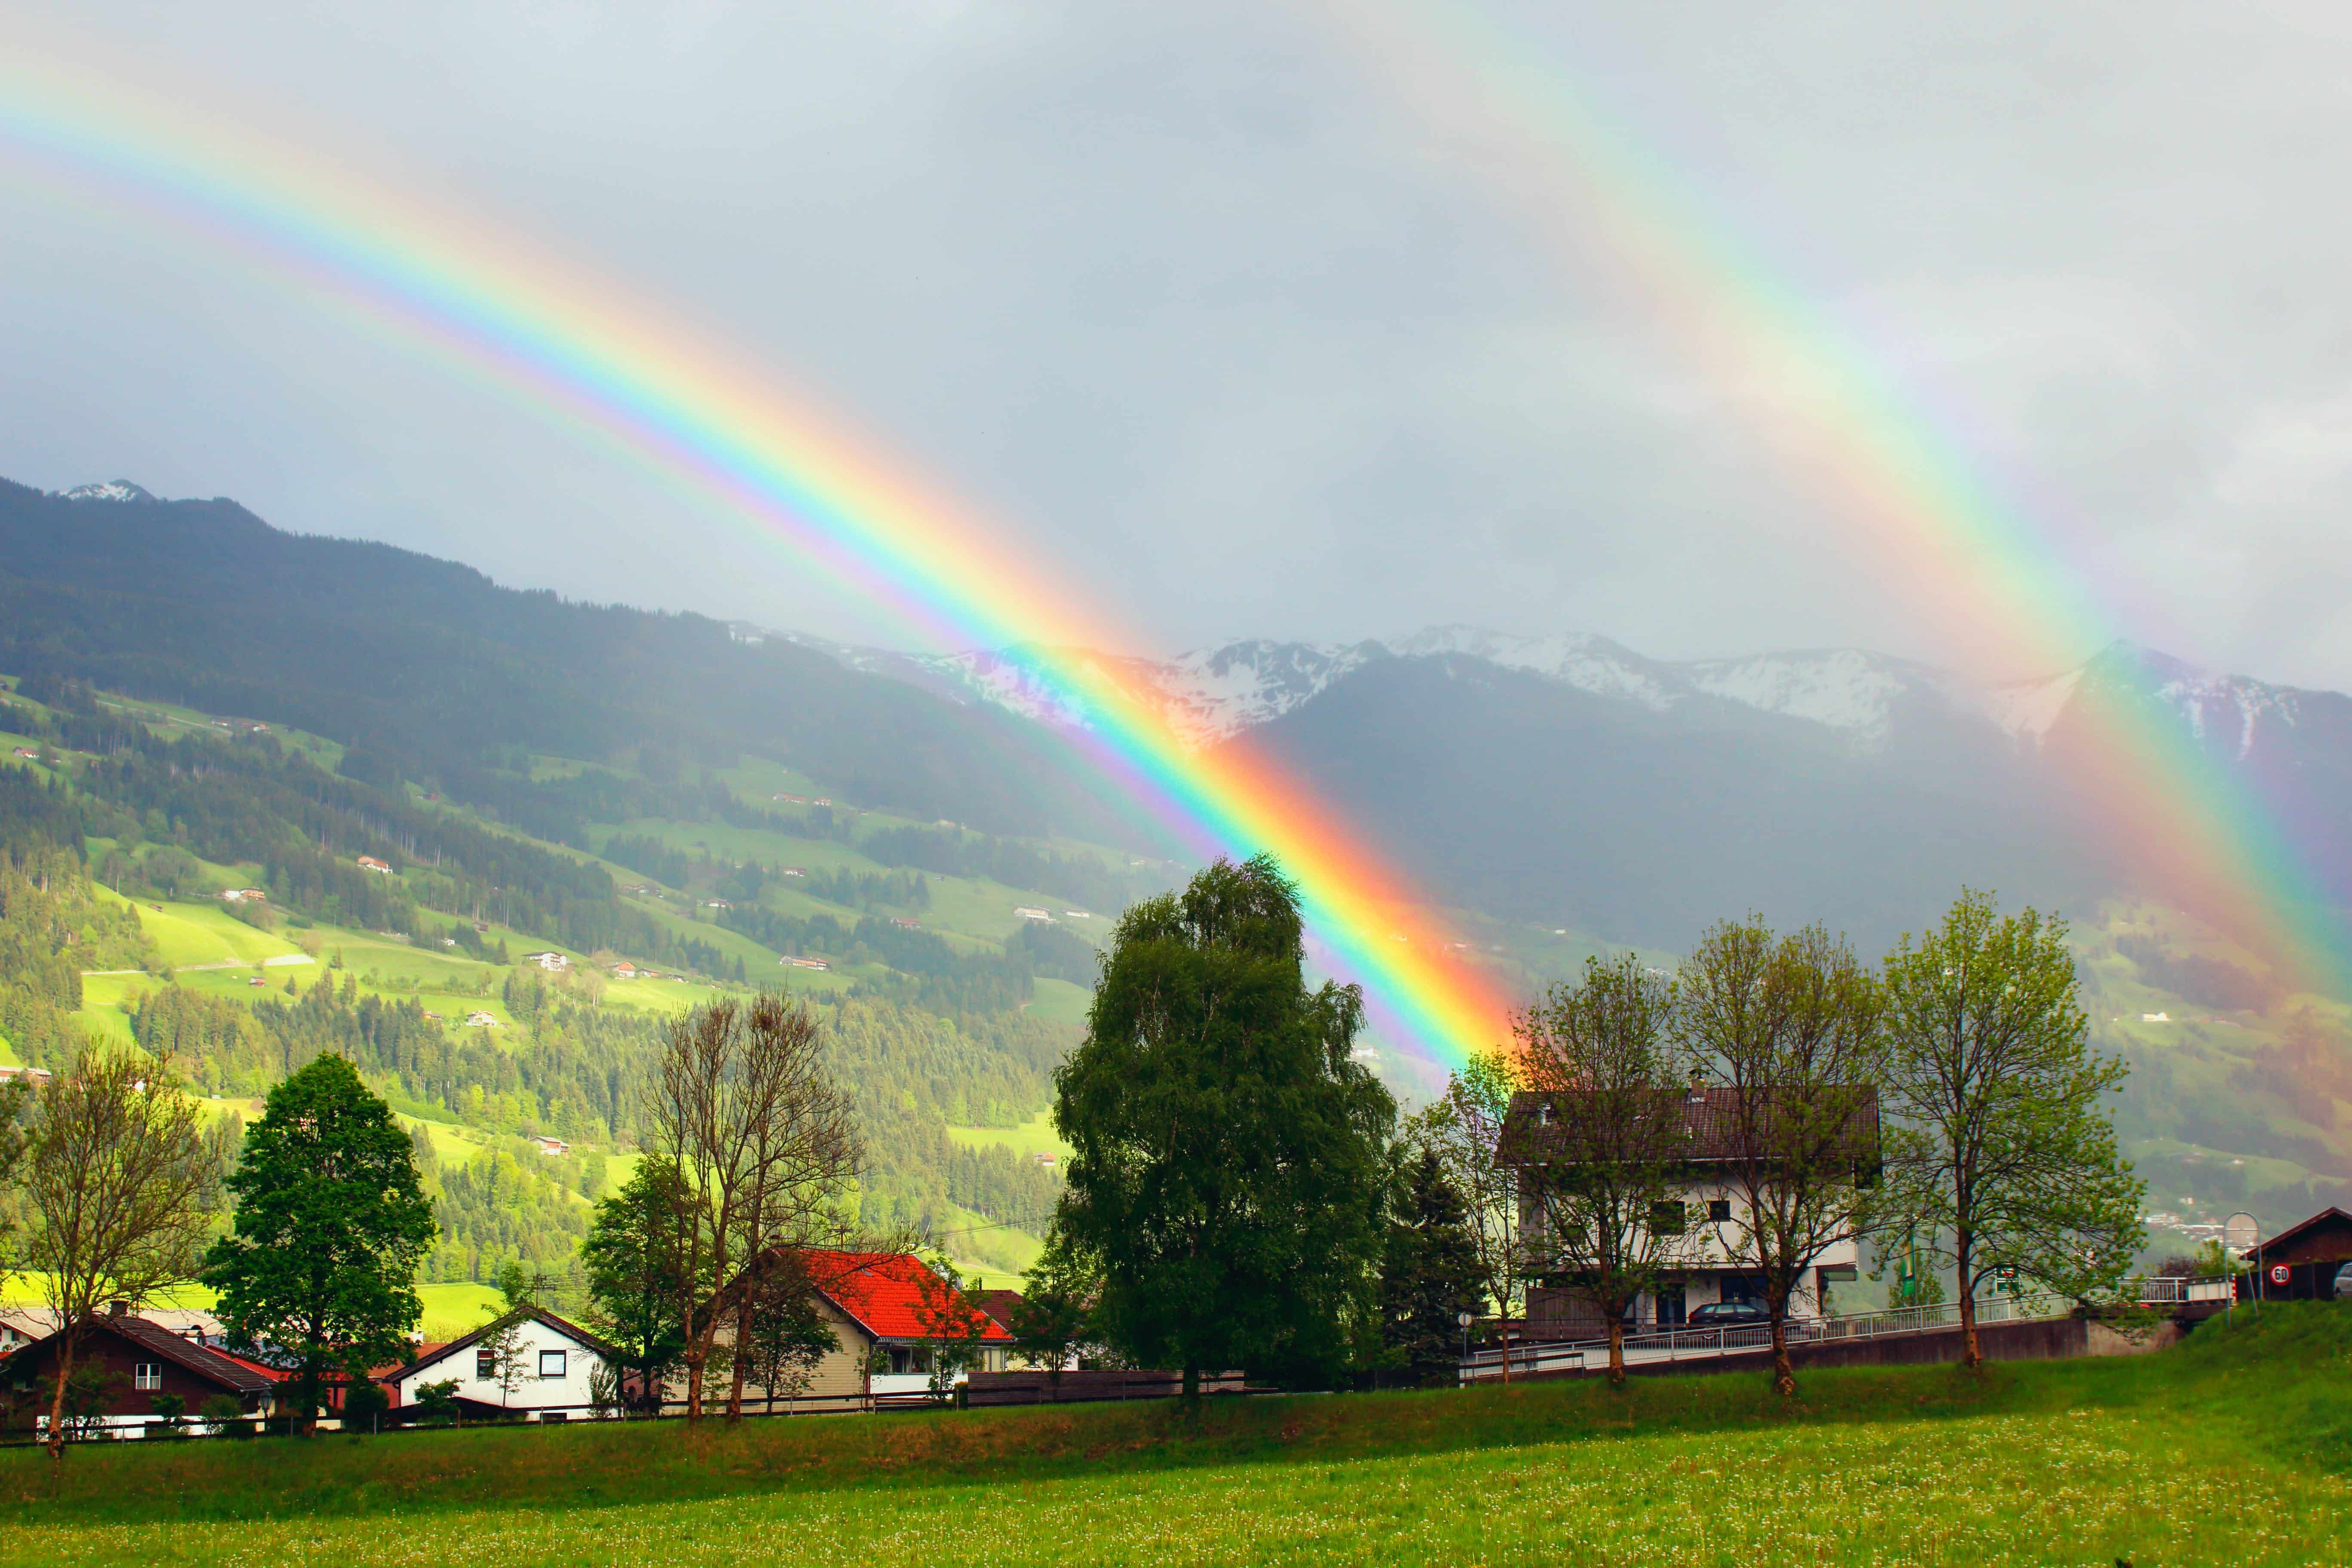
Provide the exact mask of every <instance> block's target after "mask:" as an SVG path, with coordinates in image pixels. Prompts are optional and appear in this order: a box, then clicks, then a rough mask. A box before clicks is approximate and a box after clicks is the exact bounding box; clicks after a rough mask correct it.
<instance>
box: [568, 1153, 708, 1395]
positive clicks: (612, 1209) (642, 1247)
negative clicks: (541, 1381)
mask: <svg viewBox="0 0 2352 1568" xmlns="http://www.w3.org/2000/svg"><path fill="white" fill-rule="evenodd" d="M696 1201H697V1200H696V1198H695V1194H694V1189H693V1188H692V1187H691V1186H689V1185H688V1183H687V1180H686V1178H685V1177H684V1176H683V1175H681V1174H679V1173H678V1168H677V1165H676V1164H675V1163H672V1162H670V1161H668V1160H666V1159H664V1158H662V1157H661V1156H660V1155H657V1154H649V1155H647V1156H646V1157H645V1158H644V1159H642V1160H640V1161H638V1162H637V1168H636V1169H635V1171H634V1172H632V1173H630V1176H629V1179H628V1182H627V1183H626V1184H625V1185H624V1186H623V1187H622V1188H621V1190H620V1191H619V1192H617V1193H614V1194H613V1195H612V1196H611V1197H608V1198H606V1199H604V1201H603V1202H601V1203H599V1204H598V1205H596V1217H595V1219H594V1220H593V1221H592V1222H591V1223H590V1225H589V1227H588V1239H587V1240H586V1241H585V1242H583V1243H582V1245H581V1248H580V1263H581V1267H582V1268H583V1270H584V1271H585V1272H586V1274H587V1276H588V1300H589V1314H588V1315H589V1321H590V1322H592V1323H593V1324H594V1325H595V1327H596V1328H597V1330H598V1331H601V1332H602V1333H603V1334H604V1337H605V1338H606V1339H608V1340H610V1341H611V1342H612V1343H613V1346H614V1349H615V1350H618V1351H619V1352H621V1354H622V1359H623V1361H624V1362H625V1363H626V1367H627V1370H628V1373H630V1376H629V1377H628V1379H627V1380H626V1382H625V1385H624V1388H623V1394H624V1396H625V1401H626V1403H627V1404H628V1405H630V1406H631V1407H632V1408H639V1409H642V1408H646V1407H648V1406H650V1407H651V1408H654V1409H658V1408H659V1401H660V1392H661V1387H662V1384H663V1380H664V1379H665V1378H667V1375H668V1374H669V1372H670V1370H671V1369H672V1368H673V1367H675V1366H676V1365H677V1362H678V1358H679V1356H680V1355H681V1354H683V1353H684V1352H685V1350H686V1330H685V1326H684V1324H683V1322H682V1321H681V1320H680V1318H679V1316H678V1310H677V1304H678V1302H679V1301H680V1300H683V1299H684V1298H685V1297H687V1296H688V1294H689V1293H690V1292H691V1290H692V1288H693V1287H694V1285H695V1284H697V1283H698V1282H697V1281H695V1280H691V1279H688V1268H689V1267H690V1265H689V1262H688V1254H689V1252H690V1251H691V1250H692V1249H691V1247H689V1246H688V1235H689V1229H690V1227H691V1226H692V1225H693V1224H694V1218H693V1209H694V1205H695V1203H696ZM704 1274H705V1278H704V1279H702V1280H701V1281H699V1283H700V1284H702V1285H703V1286H704V1287H705V1288H706V1289H707V1288H708V1285H709V1278H708V1270H707V1269H706V1270H705V1271H704Z"/></svg>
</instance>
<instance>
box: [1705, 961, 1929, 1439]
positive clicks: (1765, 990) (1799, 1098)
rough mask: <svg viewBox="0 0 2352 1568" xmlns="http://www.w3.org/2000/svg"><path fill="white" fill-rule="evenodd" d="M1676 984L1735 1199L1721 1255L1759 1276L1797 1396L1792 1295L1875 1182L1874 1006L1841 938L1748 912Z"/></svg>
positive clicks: (1880, 1047)
mask: <svg viewBox="0 0 2352 1568" xmlns="http://www.w3.org/2000/svg"><path fill="white" fill-rule="evenodd" d="M1678 989H1679V992H1680V999H1679V1001H1680V1005H1679V1006H1678V1008H1677V1012H1676V1020H1677V1026H1678V1029H1679V1032H1680V1034H1681V1037H1682V1040H1683V1044H1684V1047H1685V1050H1686V1051H1687V1052H1688V1054H1689V1056H1690V1057H1691V1058H1692V1059H1693V1061H1694V1062H1695V1063H1696V1065H1697V1066H1698V1068H1700V1069H1701V1070H1702V1071H1704V1072H1706V1073H1708V1074H1711V1075H1712V1076H1713V1077H1714V1079H1716V1081H1717V1084H1718V1085H1719V1086H1720V1087H1719V1088H1717V1089H1716V1091H1715V1092H1714V1093H1713V1094H1711V1095H1708V1096H1707V1110H1708V1120H1709V1121H1710V1123H1711V1124H1712V1127H1711V1133H1710V1138H1709V1142H1710V1143H1711V1144H1712V1145H1713V1147H1712V1148H1711V1150H1710V1151H1709V1152H1710V1153H1712V1154H1713V1155H1714V1156H1715V1157H1716V1159H1717V1161H1718V1162H1719V1163H1718V1164H1717V1169H1719V1170H1720V1171H1722V1173H1723V1176H1724V1184H1725V1186H1726V1188H1727V1196H1728V1197H1729V1198H1730V1200H1731V1203H1730V1207H1731V1221H1730V1224H1731V1227H1732V1229H1731V1234H1730V1235H1729V1236H1728V1237H1725V1238H1724V1240H1725V1244H1726V1250H1727V1253H1728V1254H1729V1257H1730V1259H1731V1260H1732V1261H1734V1262H1738V1263H1739V1264H1741V1265H1742V1266H1743V1267H1745V1268H1750V1269H1752V1270H1754V1271H1755V1272H1756V1273H1757V1274H1758V1275H1759V1276H1760V1277H1761V1278H1762V1279H1763V1282H1764V1310H1765V1315H1766V1317H1767V1318H1768V1319H1769V1321H1770V1324H1771V1331H1772V1382H1773V1386H1774V1387H1776V1388H1777V1389H1779V1390H1780V1393H1781V1394H1795V1393H1796V1392H1797V1375H1796V1369H1795V1366H1794V1365H1793V1363H1791V1361H1790V1355H1789V1309H1790V1301H1791V1300H1792V1299H1794V1298H1795V1297H1797V1296H1798V1295H1799V1294H1800V1293H1801V1290H1802V1289H1803V1286H1804V1280H1805V1275H1806V1271H1807V1270H1809V1269H1811V1268H1812V1267H1813V1266H1814V1263H1815V1261H1816V1260H1817V1259H1818V1258H1820V1257H1821V1256H1822V1253H1824V1252H1826V1251H1828V1250H1829V1249H1830V1248H1831V1247H1833V1246H1835V1245H1836V1244H1837V1243H1838V1242H1840V1241H1843V1240H1846V1239H1849V1238H1851V1237H1853V1236H1854V1234H1855V1230H1856V1227H1857V1224H1858V1220H1859V1215H1860V1213H1861V1209H1862V1205H1863V1199H1864V1194H1865V1189H1866V1187H1867V1186H1868V1185H1869V1184H1872V1183H1874V1182H1875V1181H1876V1180H1877V1177H1878V1087H1877V1086H1878V1082H1879V1080H1880V1079H1881V1078H1882V1077H1883V1076H1884V1075H1885V1030H1884V1028H1883V1026H1882V1019H1883V1016H1884V1013H1885V1008H1884V1005H1883V1003H1882V1001H1881V997H1880V993H1879V989H1878V987H1877V985H1876V984H1875V983H1874V980H1873V979H1872V977H1871V975H1870V974H1869V973H1868V972H1867V971H1865V970H1864V968H1863V966H1862V964H1861V963H1860V962H1859V961H1857V960H1856V959H1855V957H1854V955H1853V948H1852V947H1850V946H1849V945H1847V943H1846V942H1845V941H1844V940H1843V938H1833V937H1832V936H1831V935H1830V934H1829V932H1828V931H1824V930H1823V929H1822V927H1820V926H1818V925H1815V926H1808V927H1806V928H1805V929H1804V930H1803V931H1799V932H1797V933H1796V934H1795V935H1793V936H1790V937H1785V938H1780V939H1775V938H1774V936H1773V934H1772V932H1771V931H1769V930H1768V929H1766V927H1765V926H1764V924H1763V922H1762V921H1759V920H1756V919H1754V918H1753V917H1751V918H1750V919H1749V920H1748V921H1746V922H1745V923H1738V922H1734V921H1725V922H1724V923H1722V924H1721V925H1718V926H1717V927H1715V928H1714V929H1713V930H1712V931H1708V932H1707V933H1706V935H1705V936H1704V937H1702V938H1701V939H1700V940H1699V944H1698V947H1697V948H1696V951H1694V952H1692V954H1691V956H1690V959H1689V962H1687V963H1685V964H1684V965H1683V968H1682V973H1681V976H1680V981H1679V985H1678ZM1816 1309H1817V1310H1818V1300H1817V1301H1816Z"/></svg>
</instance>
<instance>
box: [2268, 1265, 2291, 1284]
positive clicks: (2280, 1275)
mask: <svg viewBox="0 0 2352 1568" xmlns="http://www.w3.org/2000/svg"><path fill="white" fill-rule="evenodd" d="M2293 1281H2294V1270H2293V1269H2291V1268H2288V1267H2287V1266H2286V1265H2285V1264H2284V1263H2273V1264H2272V1265H2271V1283H2272V1284H2273V1285H2286V1284H2291V1283H2293Z"/></svg>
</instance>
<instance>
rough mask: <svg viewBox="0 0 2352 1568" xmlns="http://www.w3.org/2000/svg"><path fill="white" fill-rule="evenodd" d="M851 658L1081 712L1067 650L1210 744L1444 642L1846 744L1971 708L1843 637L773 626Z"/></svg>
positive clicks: (1450, 652) (1474, 654)
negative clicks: (1165, 647) (1230, 637)
mask: <svg viewBox="0 0 2352 1568" xmlns="http://www.w3.org/2000/svg"><path fill="white" fill-rule="evenodd" d="M783 635H786V636H789V637H791V638H792V640H793V641H795V642H798V643H801V644H802V645H803V646H804V647H812V648H815V649H818V650H819V651H822V652H824V653H826V654H828V655H830V656H831V657H833V658H835V659H838V660H839V661H840V662H842V663H843V664H845V665H847V666H849V667H850V668H854V669H860V670H864V671H866V672H868V673H870V674H877V675H888V676H892V677H895V678H897V679H902V680H907V681H909V682H911V683H913V684H916V685H919V686H923V687H925V688H926V689H929V690H932V691H934V692H936V693H938V694H940V695H942V696H948V697H951V698H954V699H956V700H961V701H973V700H978V701H985V702H990V703H993V704H995V705H996V706H998V707H1001V708H1004V709H1007V710H1011V711H1013V712H1015V713H1019V714H1021V715H1023V716H1024V717H1025V718H1030V719H1035V720H1039V721H1043V722H1046V723H1051V724H1060V725H1070V724H1079V725H1083V724H1084V723H1085V722H1086V720H1085V716H1084V708H1085V705H1084V703H1083V702H1082V701H1079V700H1076V699H1075V698H1074V697H1073V696H1072V694H1071V693H1070V691H1069V690H1068V689H1067V687H1066V684H1065V683H1064V682H1063V681H1062V680H1061V679H1058V678H1057V677H1055V676H1054V675H1052V674H1051V673H1049V672H1047V671H1046V669H1045V666H1046V664H1048V663H1051V664H1055V665H1061V664H1066V663H1067V662H1068V660H1070V659H1071V658H1076V659H1079V660H1082V661H1084V662H1085V663H1087V665H1089V666H1091V667H1093V668H1096V669H1097V670H1100V671H1104V672H1107V673H1109V674H1111V675H1112V676H1114V677H1115V678H1116V679H1118V681H1119V682H1120V683H1121V684H1123V685H1125V686H1126V687H1127V688H1128V689H1129V690H1131V691H1135V692H1138V693H1139V694H1144V695H1147V696H1148V697H1149V698H1150V700H1153V701H1154V702H1156V703H1158V704H1159V705H1160V708H1161V710H1162V711H1163V712H1164V713H1165V714H1166V715H1167V717H1168V720H1169V721H1170V722H1171V725H1173V726H1174V728H1175V729H1176V730H1177V731H1178V732H1179V733H1180V734H1181V735H1182V736H1184V737H1185V739H1186V741H1187V742H1188V743H1190V744H1192V745H1195V746H1201V745H1211V744H1214V743H1215V742H1218V741H1222V740H1224V739H1226V738H1228V737H1229V736H1232V735H1235V734H1239V733H1241V732H1242V731H1246V730H1254V729H1256V728H1257V727H1259V726H1260V725H1263V724H1267V723H1271V722H1272V721H1275V720H1276V719H1279V718H1281V717H1282V716H1283V715H1284V714H1286V713H1288V712H1290V711H1292V710H1295V709H1297V708H1298V707H1300V706H1302V705H1304V704H1305V703H1307V702H1309V701H1311V700H1314V699H1315V698H1316V697H1317V696H1318V695H1319V694H1320V693H1322V692H1323V691H1324V690H1326V689H1328V688H1329V687H1330V686H1331V684H1332V683H1333V682H1335V681H1338V680H1341V679H1345V678H1346V677H1347V676H1349V674H1351V673H1353V672H1354V671H1356V670H1359V669H1361V668H1364V667H1365V666H1366V665H1368V664H1370V663H1372V662H1373V661H1375V660H1378V659H1383V658H1429V657H1436V656H1447V657H1454V658H1473V659H1480V660H1484V661H1485V662H1486V663H1488V664H1493V665H1496V666H1499V667H1500V668H1505V669H1512V670H1522V671H1526V672H1528V673H1529V674H1532V675H1537V676H1540V677H1541V678H1543V679H1546V680H1549V681H1553V682H1556V683H1558V684H1559V685H1561V686H1566V687H1570V688H1572V689H1576V690H1579V691H1584V692H1589V693H1591V695H1593V696H1595V697H1602V698H1608V699H1611V700H1619V701H1624V702H1630V703H1633V704H1635V705H1637V706H1639V707H1642V708H1644V709H1647V710H1650V711H1652V712H1655V713H1664V712H1669V711H1672V710H1675V709H1677V708H1680V707H1684V706H1685V705H1687V704H1691V703H1694V702H1701V701H1706V700H1721V701H1726V702H1731V703H1736V704H1738V705H1739V706H1741V707H1745V708H1751V709H1755V710H1759V711H1762V712H1766V713H1773V714H1778V715H1780V716H1781V717H1784V718H1790V719H1797V720H1802V721H1807V722H1809V723H1813V724H1818V725H1821V726H1823V727H1824V728H1827V729H1829V730H1832V731H1836V732H1837V733H1838V734H1840V735H1841V736H1842V737H1843V738H1844V739H1845V740H1846V741H1847V742H1848V743H1849V744H1851V745H1852V746H1853V747H1854V749H1856V750H1858V751H1864V752H1869V751H1875V750H1878V749H1880V748H1882V747H1884V746H1885V744H1886V743H1887V742H1888V740H1889V738H1890V737H1891V736H1892V734H1893V733H1894V731H1895V725H1896V723H1897V722H1898V718H1899V715H1900V714H1901V713H1902V712H1903V711H1904V710H1905V709H1906V705H1914V706H1916V705H1919V704H1927V705H1928V706H1930V707H1934V708H1944V709H1950V710H1955V711H1962V712H1968V713H1981V712H1983V711H1984V710H1985V705H1984V699H1983V696H1982V694H1980V693H1977V692H1974V691H1972V690H1970V689H1968V688H1967V687H1966V686H1965V685H1964V683H1963V682H1961V681H1960V680H1959V679H1958V678H1957V677H1955V676H1952V675H1950V674H1948V673H1947V672H1945V671H1942V670H1938V669H1935V668H1930V667H1928V666H1927V665H1922V664H1915V663H1912V662H1911V661H1909V660H1906V659H1899V658H1889V657H1887V656H1885V655H1883V654H1874V653H1867V652H1864V651H1861V650H1859V649H1853V648H1834V649H1828V650H1819V651H1803V652H1793V653H1770V654H1759V655H1757V656H1755V657H1753V658H1738V659H1715V660H1705V661H1699V662H1695V663H1686V664H1677V663H1672V662H1668V661H1665V660H1662V659H1654V658H1647V657H1645V656H1643V655H1642V654H1639V653H1636V652H1634V651H1633V649H1632V648H1629V647H1625V646H1624V645H1623V644H1622V643H1618V642H1613V641H1612V640H1611V639H1609V638H1608V637H1600V636H1596V635H1593V634H1591V633H1569V634H1564V635H1560V636H1556V637H1524V636H1517V635H1514V634H1511V633H1506V632H1493V631H1486V630H1484V629H1481V628H1479V627H1476V626H1433V627H1430V628H1428V629H1426V630H1423V631H1419V632H1414V633H1412V634H1411V635H1409V636H1405V637H1388V638H1382V639H1380V640H1378V641H1367V642H1360V643H1340V644H1335V643H1306V642H1276V641H1272V640H1269V639H1266V638H1250V639H1247V640H1244V641H1240V642H1233V643H1227V644H1224V645H1223V646H1222V647H1213V648H1202V649H1197V650H1194V651H1192V652H1190V653H1183V654H1179V655H1178V656H1177V657H1175V658H1171V659H1146V658H1123V657H1117V656H1111V655H1104V654H1097V653H1092V652H1083V651H1082V652H1077V653H1075V654H1073V653H1066V652H1064V653H1057V654H1056V655H1055V657H1054V658H1052V659H1051V660H1041V659H1040V658H1037V657H1036V656H1035V653H1034V650H1025V649H1020V648H1012V649H1006V650H1003V652H990V651H980V652H972V653H959V654H948V655H919V654H903V653H894V652H889V651H887V650H883V649H877V648H864V647H848V646H845V645H842V644H835V643H828V642H825V641H824V640H822V639H820V638H815V637H800V636H796V635H793V634H783Z"/></svg>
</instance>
